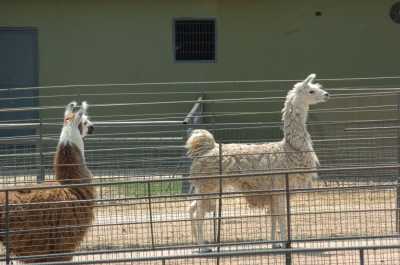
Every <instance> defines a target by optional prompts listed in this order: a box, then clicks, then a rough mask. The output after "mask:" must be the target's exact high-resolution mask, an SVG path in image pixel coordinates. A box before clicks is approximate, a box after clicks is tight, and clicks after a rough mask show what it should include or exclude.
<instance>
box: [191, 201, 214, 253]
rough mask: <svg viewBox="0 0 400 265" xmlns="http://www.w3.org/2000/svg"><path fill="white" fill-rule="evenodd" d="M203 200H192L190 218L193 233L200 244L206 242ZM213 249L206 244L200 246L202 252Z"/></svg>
mask: <svg viewBox="0 0 400 265" xmlns="http://www.w3.org/2000/svg"><path fill="white" fill-rule="evenodd" d="M203 206H204V205H203V201H201V200H198V201H194V202H192V204H191V205H190V209H189V212H190V218H191V226H192V233H193V235H194V236H195V240H196V242H197V244H199V245H205V244H206V242H205V240H204V230H203V227H204V217H205V210H204V207H203ZM210 251H211V249H210V248H208V247H205V246H202V247H200V252H210Z"/></svg>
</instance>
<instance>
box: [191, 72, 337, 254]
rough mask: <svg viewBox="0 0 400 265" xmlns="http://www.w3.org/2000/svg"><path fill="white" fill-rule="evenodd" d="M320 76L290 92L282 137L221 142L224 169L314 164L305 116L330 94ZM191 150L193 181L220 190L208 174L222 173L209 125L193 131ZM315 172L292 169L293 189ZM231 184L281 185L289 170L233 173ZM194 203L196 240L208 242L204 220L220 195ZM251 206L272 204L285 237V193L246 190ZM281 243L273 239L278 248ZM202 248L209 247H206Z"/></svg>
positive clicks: (199, 189)
mask: <svg viewBox="0 0 400 265" xmlns="http://www.w3.org/2000/svg"><path fill="white" fill-rule="evenodd" d="M315 77H316V75H315V74H311V75H309V76H308V77H307V78H306V79H305V80H304V81H302V82H299V83H297V84H295V85H294V87H293V89H291V90H290V91H289V93H288V94H287V97H286V101H285V105H284V108H283V109H282V120H283V132H284V137H283V139H282V140H281V141H279V142H273V143H266V144H221V147H220V148H221V149H222V157H223V159H222V173H223V174H239V173H244V174H249V173H256V172H257V173H260V172H263V171H264V172H265V171H268V170H287V169H291V170H292V169H315V168H317V167H318V166H319V161H318V158H317V156H316V154H315V153H314V149H313V145H312V141H311V137H310V134H309V133H308V131H307V126H306V121H307V115H308V110H309V106H310V105H312V104H317V103H320V102H325V101H326V100H328V98H329V94H328V93H327V92H325V91H324V90H322V89H321V85H320V84H318V83H313V81H314V79H315ZM186 148H187V154H188V156H189V157H191V158H192V159H193V161H192V165H191V176H192V177H196V178H197V177H204V179H202V178H199V179H193V180H191V183H192V184H193V186H194V188H195V192H196V193H197V194H202V193H215V192H218V191H219V189H220V187H219V181H220V180H219V179H216V178H207V175H217V174H218V173H219V146H218V144H216V142H215V140H214V137H213V135H212V134H211V133H210V132H208V131H207V130H201V129H197V130H194V131H193V132H192V134H191V136H190V137H189V139H188V140H187V142H186ZM316 177H317V174H316V173H308V174H305V173H302V174H290V176H289V183H290V187H291V188H300V187H310V185H311V181H312V179H313V178H316ZM227 186H230V187H232V188H234V189H235V190H236V191H252V190H266V191H270V190H276V189H278V190H282V189H284V188H285V177H284V175H265V176H251V177H248V176H246V177H230V178H224V179H223V180H222V188H224V187H227ZM196 198H198V199H195V200H194V201H193V202H192V204H191V206H190V210H189V211H190V217H191V220H192V233H193V235H194V236H195V238H196V240H197V243H198V244H200V245H204V244H205V243H206V242H205V241H204V235H203V223H204V217H205V213H206V212H212V211H215V209H216V200H215V198H214V199H211V198H210V196H206V195H205V196H201V197H196ZM245 199H246V200H247V202H248V203H249V205H250V207H267V208H269V209H270V211H271V221H272V224H271V240H272V241H276V239H275V236H276V222H277V221H278V222H279V226H280V240H281V241H285V240H286V217H285V208H286V207H285V204H286V200H285V195H284V194H282V193H276V192H275V193H271V192H269V193H268V192H266V193H264V194H261V195H260V194H258V195H254V194H253V195H246V196H245ZM278 246H280V244H274V247H278ZM200 251H210V249H208V248H206V247H201V248H200Z"/></svg>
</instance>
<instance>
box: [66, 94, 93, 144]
mask: <svg viewBox="0 0 400 265" xmlns="http://www.w3.org/2000/svg"><path fill="white" fill-rule="evenodd" d="M88 107H89V105H88V104H87V102H86V101H83V102H82V104H81V106H80V107H79V106H78V104H77V103H76V101H72V102H71V103H69V104H68V105H67V107H66V108H65V113H64V126H69V127H72V128H76V129H78V130H79V134H80V135H81V137H82V138H85V137H86V136H87V135H88V134H92V133H93V130H94V127H93V123H92V122H91V121H90V120H89V116H88V113H87V110H88Z"/></svg>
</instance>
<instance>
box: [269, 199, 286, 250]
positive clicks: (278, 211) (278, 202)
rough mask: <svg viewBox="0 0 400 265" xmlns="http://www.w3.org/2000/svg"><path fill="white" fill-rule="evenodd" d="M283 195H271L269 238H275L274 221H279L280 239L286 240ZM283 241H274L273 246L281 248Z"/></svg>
mask: <svg viewBox="0 0 400 265" xmlns="http://www.w3.org/2000/svg"><path fill="white" fill-rule="evenodd" d="M285 205H286V204H285V197H284V195H276V196H272V203H271V209H272V211H271V212H272V217H271V220H272V224H271V238H272V240H273V241H275V240H276V234H277V233H276V223H277V222H278V223H279V232H280V237H279V240H280V241H286V216H285ZM283 244H284V243H274V244H273V245H272V247H273V248H281V247H282V246H283Z"/></svg>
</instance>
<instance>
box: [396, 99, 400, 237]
mask: <svg viewBox="0 0 400 265" xmlns="http://www.w3.org/2000/svg"><path fill="white" fill-rule="evenodd" d="M397 126H400V94H397ZM396 131H397V164H400V129H399V128H397V129H396ZM396 182H397V183H396V184H397V187H396V232H397V233H399V232H400V168H398V169H397V181H396Z"/></svg>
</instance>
